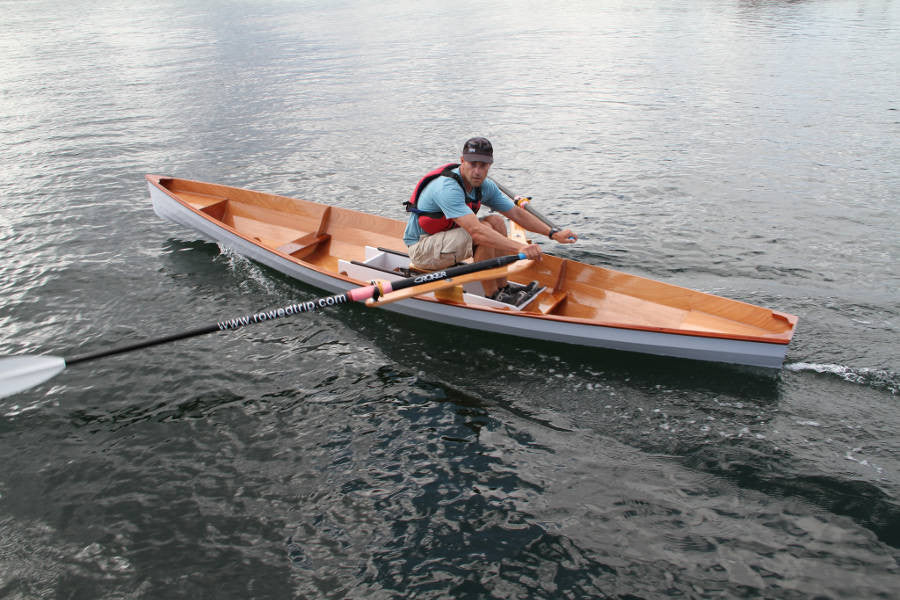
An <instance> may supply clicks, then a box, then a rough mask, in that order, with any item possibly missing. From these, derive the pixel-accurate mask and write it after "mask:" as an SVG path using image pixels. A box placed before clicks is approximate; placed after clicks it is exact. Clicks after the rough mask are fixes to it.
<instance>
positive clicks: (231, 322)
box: [218, 294, 350, 330]
mask: <svg viewBox="0 0 900 600" xmlns="http://www.w3.org/2000/svg"><path fill="white" fill-rule="evenodd" d="M349 301H350V299H349V298H347V294H338V295H337V296H328V297H327V298H319V299H318V300H310V301H308V302H298V303H296V304H290V305H288V306H283V307H281V308H273V309H272V310H264V311H262V312H258V313H256V314H253V315H247V316H245V317H238V318H236V319H228V320H227V321H219V323H218V325H219V329H220V330H225V329H237V328H238V327H244V326H245V325H252V324H254V323H262V322H263V321H271V320H273V319H280V318H281V317H289V316H291V315H296V314H299V313H304V312H312V311H314V310H318V309H320V308H327V307H329V306H337V305H338V304H344V303H346V302H349Z"/></svg>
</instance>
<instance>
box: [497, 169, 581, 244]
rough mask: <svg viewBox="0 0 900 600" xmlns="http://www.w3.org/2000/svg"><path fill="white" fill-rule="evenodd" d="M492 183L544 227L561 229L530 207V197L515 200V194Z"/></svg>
mask: <svg viewBox="0 0 900 600" xmlns="http://www.w3.org/2000/svg"><path fill="white" fill-rule="evenodd" d="M492 181H493V180H492ZM494 183H496V184H497V187H498V188H500V191H501V192H503V193H504V194H506V195H507V196H509V199H510V200H512V201H513V202H515V203H516V206H520V207H522V208H524V209H525V210H527V211H528V212H530V213H531V214H533V215H534V216H535V217H537V218H538V219H540V220H541V221H542V222H543V223H544V225H546V226H547V227H549V228H550V230H551V231H552V230H554V229H561V227H557V226H556V224H555V223H553V221H551V220H550V219H548V218H547V217H546V216H544V215H543V214H541V213H540V212H539V211H538V209H536V208H534V207H533V206H531V197H530V196H524V197H522V198H520V199H518V200H516V195H515V194H513V193H512V192H511V191H509V190H508V189H507V188H505V187H504V186H502V185H500V184H499V183H497V182H496V181H494ZM569 239H572V238H571V237H569Z"/></svg>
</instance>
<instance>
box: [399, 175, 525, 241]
mask: <svg viewBox="0 0 900 600" xmlns="http://www.w3.org/2000/svg"><path fill="white" fill-rule="evenodd" d="M453 172H454V173H457V174H458V173H459V167H457V168H456V169H453ZM465 196H468V197H469V199H470V200H471V201H473V202H474V201H475V190H474V189H473V190H472V192H471V193H469V194H466V195H465ZM465 196H464V195H463V189H462V187H460V185H459V184H458V183H457V182H456V180H455V179H452V178H450V177H436V178H434V179H433V180H431V181H430V182H428V185H426V186H425V189H424V190H422V194H421V195H420V196H419V200H418V201H417V202H416V208H418V209H419V210H422V211H425V212H442V213H444V216H446V217H447V218H448V219H457V218H459V217H464V216H466V215H470V214H472V209H471V208H469V206H468V205H467V204H466V200H465ZM481 204H482V206H487V207H488V208H492V209H494V210H496V211H497V212H501V213H503V212H506V211H508V210H510V209H512V208H513V207H514V206H515V203H514V202H513V201H512V200H510V199H509V198H507V197H506V196H504V195H503V193H502V192H501V191H500V188H498V187H497V184H496V183H494V182H493V181H491V180H490V179H485V180H484V183H482V184H481ZM418 217H419V215H417V214H415V213H410V214H409V221H408V222H407V224H406V231H404V232H403V243H404V244H406V245H407V246H412V245H413V244H415V243H416V242H418V241H419V237H421V236H423V235H425V231H424V230H423V229H422V228H421V227H419V219H418Z"/></svg>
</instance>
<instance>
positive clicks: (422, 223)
mask: <svg viewBox="0 0 900 600" xmlns="http://www.w3.org/2000/svg"><path fill="white" fill-rule="evenodd" d="M458 166H459V164H457V163H449V164H446V165H444V166H442V167H438V168H437V169H434V170H432V171H429V172H428V173H427V174H426V175H425V177H423V178H422V179H420V180H419V183H418V184H417V185H416V189H415V190H413V193H412V196H410V197H409V200H408V201H406V202H404V203H403V205H404V206H406V212H411V213H415V214H416V215H418V222H419V227H421V228H422V230H423V231H424V232H425V233H427V234H434V233H438V232H441V231H446V230H447V229H453V228H454V227H458V225H457V224H456V223H455V222H454V221H453V219H448V218H447V217H446V216H445V215H444V213H442V212H440V211H434V212H428V211H424V210H419V209H418V208H416V203H417V202H418V201H419V196H421V195H422V190H424V189H425V186H426V185H428V184H429V183H431V181H432V180H434V179H437V178H438V177H450V178H451V179H453V180H455V181H456V183H458V184H459V187H460V188H462V191H463V198H465V200H466V205H467V206H468V207H469V208H470V209H472V212H473V213H477V212H478V209H479V208H481V188H480V187H477V188H475V200H469V197H468V196H467V195H466V186H465V184H463V180H462V177H460V176H459V174H458V173H454V172H453V169H455V168H456V167H458Z"/></svg>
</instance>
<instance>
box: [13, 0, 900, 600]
mask: <svg viewBox="0 0 900 600" xmlns="http://www.w3.org/2000/svg"><path fill="white" fill-rule="evenodd" d="M111 4H113V3H100V2H89V1H80V0H75V1H73V2H59V1H57V0H52V1H51V0H47V1H40V0H38V1H33V2H14V1H4V2H0V11H2V14H3V17H2V19H0V49H2V52H0V133H2V144H0V224H2V228H0V298H2V307H0V354H5V355H14V354H23V353H50V354H58V355H63V356H72V355H74V354H79V353H81V352H86V351H91V350H97V349H102V348H105V347H108V346H110V345H111V344H114V343H121V342H129V341H135V340H138V339H142V338H143V337H147V336H155V335H161V334H165V333H169V332H175V331H179V330H182V329H186V328H189V327H194V326H200V325H206V324H208V323H212V322H215V321H217V320H219V319H221V318H223V317H232V316H237V315H242V314H246V313H248V312H252V311H255V310H257V309H260V308H265V307H271V306H279V305H283V304H285V303H287V302H290V301H296V300H302V299H308V298H312V297H315V296H317V295H320V292H319V291H318V290H314V289H312V288H309V287H307V286H304V285H300V284H297V283H295V282H292V281H290V280H289V279H287V278H285V277H283V276H281V275H279V274H277V273H275V272H273V271H270V270H268V269H266V268H263V267H261V266H259V265H257V264H254V263H252V262H249V261H247V260H245V259H243V258H241V257H239V256H236V255H233V254H231V253H229V252H227V251H223V250H222V249H220V248H219V247H218V246H216V245H213V244H208V243H204V242H202V241H199V240H198V239H197V237H196V236H195V234H194V233H193V232H191V231H187V230H184V229H182V228H180V227H177V226H174V225H172V224H169V223H166V222H162V221H161V220H160V219H159V218H157V217H156V216H155V215H154V214H153V212H152V210H151V208H150V204H149V202H148V200H147V194H146V190H145V186H144V182H143V175H144V174H145V173H159V174H165V175H173V176H179V177H187V178H195V179H201V180H206V181H215V182H219V183H226V184H232V185H237V186H241V187H249V188H254V189H260V190H265V191H270V192H276V193H283V194H287V195H293V196H298V197H304V198H308V199H312V200H318V201H324V202H332V203H334V204H337V205H340V206H346V207H350V208H355V209H360V210H366V211H369V212H373V213H377V214H382V215H388V216H394V217H400V216H402V215H401V210H402V209H401V206H400V203H401V202H402V200H404V199H405V197H406V196H407V195H408V193H409V189H410V188H411V186H412V185H413V184H414V182H415V181H416V180H417V178H418V177H419V176H420V175H421V174H422V173H424V172H425V171H427V170H428V169H430V168H432V167H433V166H435V165H437V164H442V163H443V162H446V161H447V160H451V159H453V158H455V155H456V154H457V153H458V149H459V146H460V144H461V143H462V141H463V140H464V139H465V138H466V137H469V136H470V135H475V134H478V135H485V136H488V137H489V138H490V139H491V140H492V141H493V142H494V146H495V149H496V157H497V162H496V164H495V166H494V169H493V171H492V175H493V176H494V177H495V178H496V179H497V180H499V181H501V182H502V183H505V184H506V185H507V186H508V187H510V188H512V189H513V190H514V191H517V192H519V193H527V194H530V195H533V196H534V197H535V202H537V203H538V204H537V206H539V207H540V208H541V210H542V211H543V212H545V213H546V214H548V215H549V216H551V217H552V218H553V219H554V220H555V221H557V222H560V223H565V224H570V225H571V226H573V227H574V228H575V229H576V230H577V231H579V232H580V233H581V235H582V240H581V241H580V242H579V243H578V244H577V245H575V246H571V247H560V246H556V247H547V248H548V250H550V251H552V252H555V253H557V254H560V255H564V256H567V257H570V258H575V259H578V260H582V261H587V262H591V263H594V264H602V265H608V266H611V267H613V268H617V269H621V270H626V271H631V272H636V273H640V274H644V275H649V276H651V277H654V278H657V279H662V280H665V281H670V282H673V283H677V284H680V285H685V286H688V287H692V288H696V289H702V290H705V291H711V292H714V293H718V294H722V295H726V296H729V297H734V298H738V299H741V300H746V301H750V302H753V303H757V304H763V305H766V306H769V307H772V308H776V309H779V310H783V311H786V312H791V313H794V314H797V315H799V316H800V328H799V331H798V334H797V336H796V338H795V340H794V342H793V343H792V345H791V347H790V348H789V351H788V360H787V363H786V366H785V368H784V370H783V371H782V372H781V373H780V374H779V375H777V376H774V377H773V376H764V375H760V374H759V373H755V372H747V371H743V370H740V369H736V368H731V367H725V366H711V365H705V364H695V363H690V362H681V361H673V360H663V359H658V358H650V357H638V356H631V355H627V354H620V353H612V352H602V351H584V350H577V349H571V348H564V347H558V346H552V345H547V344H537V343H528V342H519V341H515V340H510V339H497V338H492V337H489V336H486V335H484V334H480V333H478V332H468V331H462V330H455V329H445V328H442V327H438V326H435V325H430V324H425V323H419V322H409V321H407V320H405V319H403V318H401V317H398V316H396V315H392V314H387V313H381V312H377V311H373V310H370V309H366V308H364V307H359V306H354V307H346V308H341V309H335V310H333V311H331V312H328V313H325V314H319V315H314V316H304V317H298V318H296V319H295V320H293V321H284V322H281V323H277V324H271V325H269V326H259V327H257V328H250V329H247V330H245V331H241V332H236V333H230V334H222V335H214V336H207V337H204V338H196V339H193V340H190V341H184V342H180V343H176V344H170V345H167V346H163V347H159V348H156V349H153V350H147V351H143V352H140V353H135V354H131V355H126V356H120V357H116V358H110V359H107V360H103V361H98V362H94V363H90V364H86V365H83V366H78V367H75V366H73V367H71V368H69V369H67V370H66V371H65V372H64V373H62V374H61V375H59V376H58V377H56V378H54V379H53V380H51V381H50V382H48V383H46V384H44V385H42V386H39V387H37V388H35V389H33V390H31V391H29V392H27V393H23V394H20V395H18V396H15V397H11V398H7V399H4V400H2V401H0V415H2V417H0V454H2V456H3V459H4V460H3V466H2V469H0V597H2V598H17V599H18V598H23V599H24V598H86V599H87V598H91V599H94V598H103V599H113V598H405V597H410V598H413V597H415V598H588V597H598V598H659V597H670V596H671V597H682V598H685V597H686V598H709V597H728V598H734V597H767V598H849V597H853V598H893V597H896V594H897V590H898V589H900V569H898V562H897V561H898V558H900V436H898V431H900V405H898V398H897V393H898V389H900V358H898V342H897V340H898V318H900V297H898V292H897V290H898V285H900V275H898V269H897V266H896V265H897V263H898V259H900V256H898V254H900V241H898V235H897V230H898V217H897V209H898V197H900V144H898V141H897V140H898V139H900V135H898V134H900V79H898V76H897V74H898V73H900V4H898V3H896V2H890V1H870V2H866V1H862V2H839V1H809V2H750V1H748V2H737V1H735V2H712V1H707V2H704V1H698V2H688V1H676V2H653V1H650V0H647V1H640V2H623V3H612V2H609V3H599V2H565V3H546V2H544V3H536V2H519V3H500V4H497V3H483V2H481V3H475V2H462V3H458V2H457V3H438V2H423V3H418V4H417V7H418V8H416V9H414V8H412V5H411V4H409V3H401V2H334V3H324V2H311V1H309V2H278V1H274V0H265V1H259V2H250V1H246V2H236V1H235V2H186V1H184V0H180V1H178V0H173V1H170V2H166V1H162V2H154V3H134V2H120V3H115V6H110V5H111Z"/></svg>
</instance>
